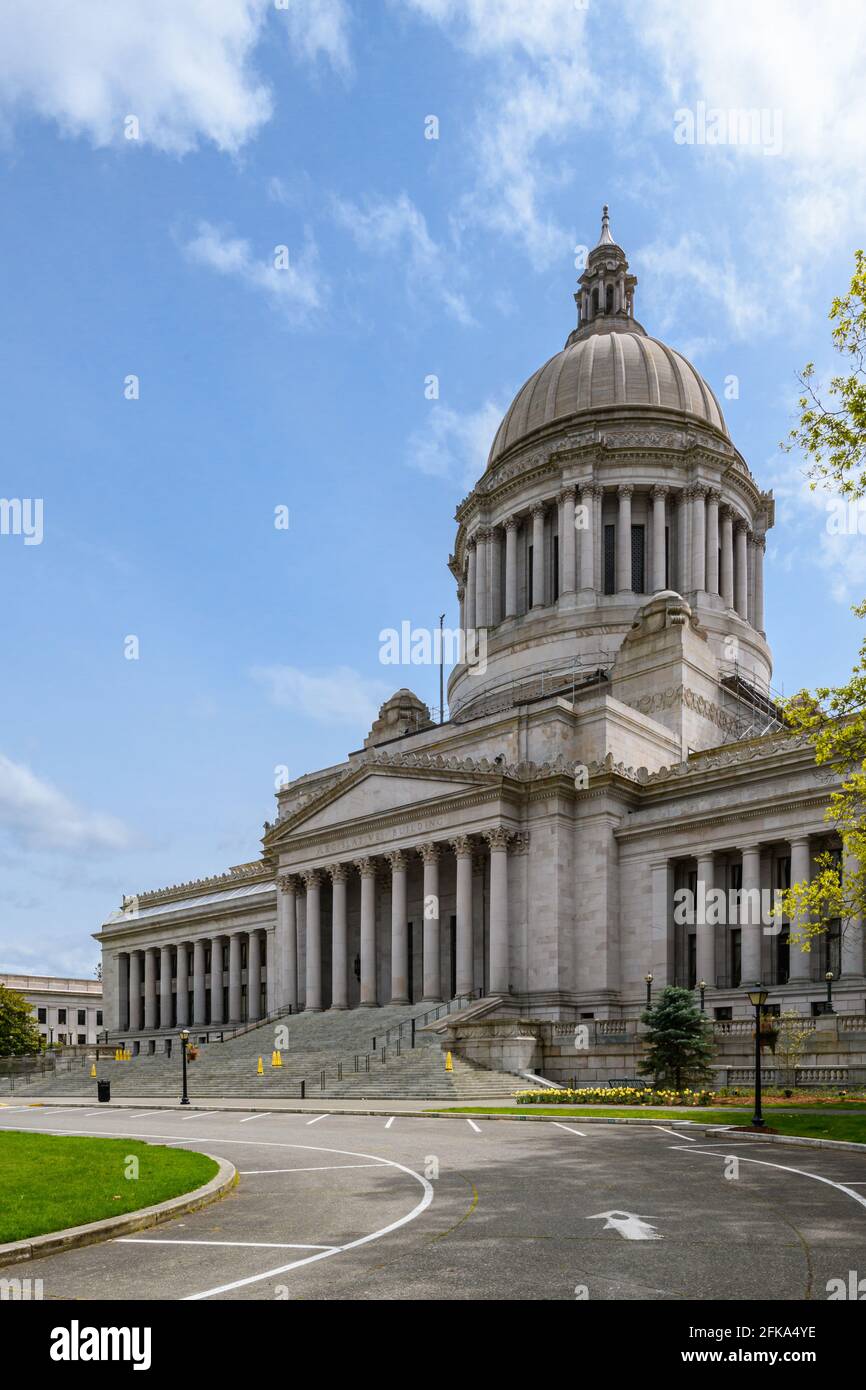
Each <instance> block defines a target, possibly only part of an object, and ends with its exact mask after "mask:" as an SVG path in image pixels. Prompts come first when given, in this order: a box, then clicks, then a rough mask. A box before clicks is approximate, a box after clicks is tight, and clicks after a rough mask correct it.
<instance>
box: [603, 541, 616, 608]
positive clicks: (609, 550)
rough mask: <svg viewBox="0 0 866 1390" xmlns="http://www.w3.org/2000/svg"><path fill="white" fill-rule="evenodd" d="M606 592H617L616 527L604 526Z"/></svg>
mask: <svg viewBox="0 0 866 1390" xmlns="http://www.w3.org/2000/svg"><path fill="white" fill-rule="evenodd" d="M604 592H605V593H606V594H615V593H616V527H615V526H605V528H604Z"/></svg>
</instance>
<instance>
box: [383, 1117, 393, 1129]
mask: <svg viewBox="0 0 866 1390" xmlns="http://www.w3.org/2000/svg"><path fill="white" fill-rule="evenodd" d="M393 1123H394V1116H393V1115H392V1116H391V1118H390V1120H387V1121H386V1122H385V1128H386V1129H390V1128H391V1126H392V1124H393Z"/></svg>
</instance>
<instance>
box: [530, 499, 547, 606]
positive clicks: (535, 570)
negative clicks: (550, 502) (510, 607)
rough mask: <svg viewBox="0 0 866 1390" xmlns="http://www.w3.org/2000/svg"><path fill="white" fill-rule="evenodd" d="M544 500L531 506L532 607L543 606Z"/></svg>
mask: <svg viewBox="0 0 866 1390" xmlns="http://www.w3.org/2000/svg"><path fill="white" fill-rule="evenodd" d="M545 511H546V507H545V504H544V502H536V503H535V506H534V507H533V508H532V607H533V608H543V607H544V513H545Z"/></svg>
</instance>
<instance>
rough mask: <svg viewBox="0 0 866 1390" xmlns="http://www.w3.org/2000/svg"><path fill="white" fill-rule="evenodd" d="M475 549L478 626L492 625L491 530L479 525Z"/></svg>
mask: <svg viewBox="0 0 866 1390" xmlns="http://www.w3.org/2000/svg"><path fill="white" fill-rule="evenodd" d="M476 534H477V540H478V544H477V546H476V550H475V615H476V627H489V625H490V530H489V528H488V527H487V526H479V528H478V531H477V533H476Z"/></svg>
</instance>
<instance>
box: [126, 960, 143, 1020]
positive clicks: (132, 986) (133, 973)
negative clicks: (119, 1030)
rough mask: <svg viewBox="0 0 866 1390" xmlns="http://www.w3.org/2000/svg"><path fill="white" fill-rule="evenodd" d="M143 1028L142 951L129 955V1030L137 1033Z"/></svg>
mask: <svg viewBox="0 0 866 1390" xmlns="http://www.w3.org/2000/svg"><path fill="white" fill-rule="evenodd" d="M140 1027H141V951H130V953H129V1029H130V1032H133V1033H137V1032H138V1030H139V1029H140Z"/></svg>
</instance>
